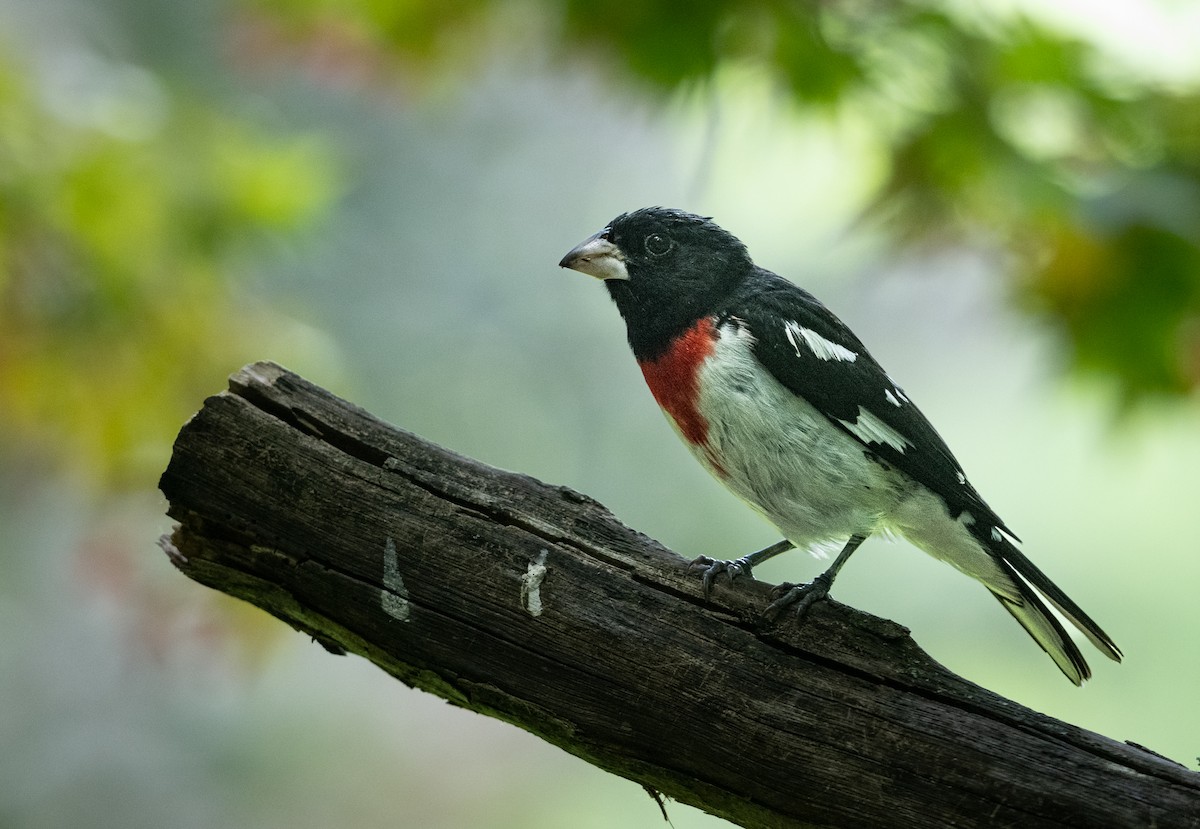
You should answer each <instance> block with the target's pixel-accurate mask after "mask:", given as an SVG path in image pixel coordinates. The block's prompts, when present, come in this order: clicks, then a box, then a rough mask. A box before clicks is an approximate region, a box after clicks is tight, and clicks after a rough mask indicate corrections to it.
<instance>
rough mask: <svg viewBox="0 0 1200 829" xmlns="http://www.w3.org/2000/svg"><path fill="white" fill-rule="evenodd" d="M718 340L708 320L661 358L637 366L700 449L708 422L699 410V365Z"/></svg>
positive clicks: (661, 403) (656, 396)
mask: <svg viewBox="0 0 1200 829" xmlns="http://www.w3.org/2000/svg"><path fill="white" fill-rule="evenodd" d="M716 340H717V328H716V325H715V324H714V323H713V318H712V317H705V318H704V319H702V320H700V321H699V322H698V323H696V324H695V325H694V326H692V327H691V328H689V329H688V330H687V331H685V332H683V333H682V334H680V335H679V336H678V337H676V338H675V339H673V340H671V345H670V346H669V347H668V348H667V352H666V353H665V354H663V355H662V356H661V357H659V358H658V359H656V360H647V361H645V362H639V364H638V365H640V366H641V368H642V376H643V377H645V378H646V385H647V386H649V387H650V393H651V394H653V395H654V399H655V400H656V401H658V405H659V406H661V407H662V408H663V411H665V412H666V413H667V414H669V415H670V416H671V419H672V420H674V421H675V425H676V426H677V427H678V428H679V431H680V432H681V433H682V434H683V437H684V438H685V439H687V440H688V442H690V443H692V444H694V445H697V446H703V445H704V444H705V443H707V440H708V421H707V420H705V418H704V415H702V414H700V410H699V409H698V408H696V403H697V399H698V398H699V396H700V377H699V373H700V365H701V364H702V363H703V362H704V361H705V360H707V359H708V358H709V357H710V356H711V355H712V353H713V350H714V348H715V347H716Z"/></svg>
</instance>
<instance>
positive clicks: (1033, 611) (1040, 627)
mask: <svg viewBox="0 0 1200 829" xmlns="http://www.w3.org/2000/svg"><path fill="white" fill-rule="evenodd" d="M1002 569H1004V570H1005V571H1007V572H1008V574H1009V576H1010V577H1011V578H1012V580H1013V583H1014V584H1016V585H1017V591H1018V592H1019V593H1020V599H1018V600H1013V599H1010V598H1009V597H1007V596H1004V595H1002V594H1000V593H997V592H996V591H995V590H992V595H993V596H995V597H996V599H997V600H998V601H999V602H1000V604H1001V605H1002V606H1003V607H1004V609H1005V610H1007V611H1008V612H1009V613H1011V614H1012V617H1013V618H1014V619H1016V620H1017V621H1018V622H1020V623H1021V627H1023V628H1025V631H1026V632H1027V633H1028V634H1029V635H1030V636H1031V637H1033V641H1035V642H1037V643H1038V645H1040V646H1041V648H1042V650H1044V651H1045V652H1046V653H1047V654H1049V655H1050V658H1051V659H1053V660H1054V664H1055V665H1057V666H1058V669H1059V670H1060V671H1062V672H1063V673H1064V674H1065V675H1066V677H1067V679H1069V680H1071V681H1072V682H1074V683H1075V684H1076V685H1082V684H1083V683H1084V682H1085V681H1087V680H1088V679H1090V678H1091V676H1092V669H1091V668H1090V667H1088V663H1087V660H1085V659H1084V658H1083V654H1082V653H1080V652H1079V648H1078V647H1077V646H1076V645H1075V642H1074V640H1072V639H1071V637H1070V635H1069V634H1068V633H1067V632H1066V630H1064V629H1063V626H1062V624H1061V623H1060V622H1059V621H1058V619H1056V618H1055V617H1054V614H1053V613H1051V612H1050V609H1049V608H1048V607H1046V604H1045V603H1044V602H1043V601H1042V600H1041V598H1039V597H1038V595H1037V593H1036V592H1034V591H1033V589H1032V588H1030V587H1029V585H1028V584H1026V583H1025V582H1024V581H1022V579H1021V577H1020V576H1019V575H1017V573H1016V572H1015V571H1014V570H1013V568H1012V567H1011V565H1009V564H1008V563H1007V562H1002ZM989 589H990V588H989Z"/></svg>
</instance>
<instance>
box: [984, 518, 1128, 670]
mask: <svg viewBox="0 0 1200 829" xmlns="http://www.w3.org/2000/svg"><path fill="white" fill-rule="evenodd" d="M969 529H970V531H971V534H972V535H974V536H975V538H976V540H977V541H978V542H979V543H980V544H981V545H982V546H983V547H984V548H985V549H987V550H988V551H989V552H990V553H991V554H992V556H993V557H994V560H995V561H996V564H997V565H998V566H999V568H1000V571H1001V572H1002V573H1003V574H1004V575H1005V576H1007V577H1008V578H1007V581H1008V582H1009V583H1006V584H996V585H995V586H991V585H989V586H988V589H989V590H991V592H992V595H994V596H995V597H996V599H997V600H999V602H1000V604H1001V605H1003V606H1004V609H1005V610H1007V611H1008V612H1009V613H1010V614H1012V616H1013V618H1014V619H1016V620H1017V621H1018V622H1019V623H1020V624H1021V627H1023V628H1025V630H1026V632H1027V633H1029V635H1030V636H1031V637H1033V640H1034V641H1035V642H1037V643H1038V645H1040V646H1041V648H1042V650H1044V651H1045V652H1046V653H1047V654H1049V655H1050V658H1051V659H1053V660H1054V664H1056V665H1058V668H1059V670H1061V671H1062V672H1063V673H1064V674H1066V676H1067V678H1068V679H1070V680H1071V681H1072V682H1074V683H1075V684H1076V685H1082V684H1083V683H1084V682H1085V681H1086V680H1087V679H1088V678H1090V677H1091V675H1092V671H1091V668H1089V667H1088V664H1087V661H1086V660H1085V659H1084V658H1083V654H1081V653H1080V652H1079V648H1078V647H1077V646H1076V645H1075V642H1074V640H1072V639H1071V637H1070V635H1069V634H1068V633H1067V632H1066V630H1065V629H1064V628H1063V626H1062V623H1061V622H1059V620H1058V618H1057V617H1056V616H1055V615H1054V613H1053V612H1052V611H1051V610H1050V608H1049V607H1047V606H1046V602H1047V601H1048V602H1049V603H1050V604H1051V605H1053V607H1054V609H1055V610H1057V611H1058V612H1059V613H1061V614H1062V615H1063V617H1064V618H1065V619H1066V620H1067V621H1069V622H1070V623H1071V624H1072V625H1074V626H1075V627H1076V628H1078V629H1079V631H1080V632H1081V633H1082V634H1083V635H1084V636H1086V637H1087V638H1088V640H1089V641H1090V642H1091V643H1092V644H1093V645H1095V646H1096V648H1097V649H1098V650H1099V651H1100V652H1101V653H1103V654H1104V655H1105V656H1107V657H1108V658H1110V659H1113V660H1115V661H1117V662H1120V661H1121V649H1120V648H1118V647H1117V645H1116V643H1115V642H1113V640H1112V638H1111V637H1110V636H1109V635H1108V634H1107V633H1105V632H1104V631H1103V630H1102V629H1101V628H1100V626H1099V625H1097V624H1096V623H1095V622H1094V621H1092V619H1091V617H1090V616H1088V615H1087V614H1086V613H1084V612H1083V610H1082V609H1081V608H1080V607H1079V605H1077V604H1075V602H1073V601H1071V599H1070V597H1068V596H1067V594H1066V593H1064V592H1063V591H1062V589H1061V588H1059V586H1058V585H1056V584H1055V583H1054V582H1052V581H1050V578H1049V577H1048V576H1047V575H1046V574H1045V573H1043V572H1042V571H1041V570H1039V569H1038V567H1037V566H1036V565H1035V564H1034V563H1033V562H1032V561H1030V560H1029V559H1028V558H1026V557H1025V554H1024V553H1022V552H1021V551H1020V550H1019V549H1017V547H1016V545H1014V544H1013V543H1012V542H1011V541H1009V540H1008V538H1007V537H1005V536H1004V535H1003V534H1001V533H993V531H992V530H991V529H990V528H985V527H976V526H972V527H970V528H969ZM985 531H986V535H985ZM984 583H985V584H987V582H986V581H985V582H984ZM1014 592H1015V595H1014ZM1043 599H1045V601H1043Z"/></svg>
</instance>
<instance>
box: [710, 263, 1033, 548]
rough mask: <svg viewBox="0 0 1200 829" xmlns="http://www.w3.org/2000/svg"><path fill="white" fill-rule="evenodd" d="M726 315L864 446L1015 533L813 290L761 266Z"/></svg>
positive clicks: (769, 364) (772, 367)
mask: <svg viewBox="0 0 1200 829" xmlns="http://www.w3.org/2000/svg"><path fill="white" fill-rule="evenodd" d="M722 316H723V317H725V318H737V319H739V320H741V321H742V322H744V323H745V325H746V326H747V327H748V328H749V330H750V333H751V334H753V335H754V337H755V340H756V342H755V346H754V353H755V356H756V357H757V358H758V359H759V361H760V362H761V363H762V364H763V365H764V366H765V367H766V368H767V370H769V371H770V372H771V374H773V375H774V376H775V378H776V379H777V380H779V382H780V383H782V384H783V385H784V386H785V387H787V388H788V389H790V390H791V391H792V392H793V393H794V394H796V395H799V396H800V397H802V398H804V399H805V400H807V401H808V402H809V403H811V404H812V405H813V406H814V407H816V409H817V410H818V411H820V412H821V413H822V414H824V415H825V416H826V417H828V418H829V420H830V421H831V422H832V423H833V424H834V425H835V426H837V427H838V428H839V429H841V430H842V431H844V432H845V433H846V434H848V435H850V436H851V437H853V438H855V439H856V440H858V441H859V442H860V443H862V444H863V447H864V450H865V451H867V452H869V453H870V454H871V455H873V456H875V457H876V458H877V459H878V460H880V461H882V462H884V463H886V464H888V465H890V466H894V467H896V468H897V469H900V470H901V471H903V472H905V473H907V474H908V475H910V476H911V477H912V478H914V479H915V480H917V481H918V482H920V483H922V484H924V485H925V486H926V487H928V488H929V489H930V490H932V491H933V492H935V493H937V494H938V495H940V496H941V497H942V498H943V499H944V500H945V501H946V504H947V506H948V507H949V509H950V514H951V515H952V516H954V517H957V516H958V515H959V514H961V513H962V512H963V511H967V512H970V513H971V514H972V515H973V516H974V517H975V519H976V521H978V522H981V523H983V524H985V525H986V526H991V527H999V528H1000V529H1002V530H1004V531H1005V532H1006V533H1008V534H1009V535H1010V536H1012V537H1013V538H1016V536H1015V535H1013V533H1012V531H1011V530H1009V529H1008V528H1007V527H1006V526H1004V523H1003V522H1002V521H1001V520H1000V517H999V516H998V515H996V514H995V512H993V511H992V509H991V508H990V507H989V506H988V505H987V504H986V503H984V501H983V498H981V497H980V495H979V493H978V492H976V491H975V488H974V487H973V486H971V484H970V483H969V482H968V481H967V478H966V475H965V474H964V473H963V470H962V467H961V466H960V465H959V463H958V461H957V460H955V458H954V455H953V454H951V452H950V449H949V447H947V446H946V442H945V441H944V440H942V438H941V436H940V435H939V434H938V433H937V430H935V429H934V428H933V426H932V425H931V424H930V423H929V421H928V420H927V419H926V418H925V415H923V414H922V413H921V410H920V409H918V408H917V407H916V405H914V404H913V403H912V402H911V401H910V400H909V399H908V397H907V395H905V393H904V391H903V390H902V389H901V388H900V387H899V386H898V385H896V383H895V382H894V381H893V380H892V379H891V378H890V377H888V375H887V372H885V371H884V370H883V368H882V367H881V366H880V365H879V363H877V362H875V358H874V357H872V356H871V355H870V353H869V352H868V351H867V349H866V348H865V347H864V346H863V344H862V342H860V341H859V339H858V337H856V336H854V333H853V332H852V331H851V330H850V329H849V328H847V327H846V325H845V324H844V323H843V322H842V321H841V320H839V319H838V318H837V317H836V316H834V314H833V312H832V311H830V310H829V309H828V308H826V307H825V306H824V305H822V304H821V302H820V301H818V300H817V299H816V298H815V297H814V296H812V295H811V294H810V293H808V292H807V291H805V290H803V289H802V288H799V287H797V286H796V285H794V284H792V283H791V282H788V281H787V280H786V279H783V278H782V277H780V276H777V275H775V274H773V273H771V272H770V271H766V270H763V269H761V268H760V269H757V270H756V273H755V275H754V276H753V277H752V278H751V279H750V280H748V281H747V282H746V283H745V285H744V287H743V290H742V291H740V292H739V293H738V294H737V295H736V296H735V297H733V298H732V301H731V303H730V304H729V305H728V306H727V308H726V310H725V311H724V313H723V315H722Z"/></svg>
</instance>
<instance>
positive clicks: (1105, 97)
mask: <svg viewBox="0 0 1200 829" xmlns="http://www.w3.org/2000/svg"><path fill="white" fill-rule="evenodd" d="M247 5H248V6H249V7H251V8H257V9H259V10H260V11H261V12H263V13H267V14H270V15H277V16H279V17H280V18H283V19H285V20H286V21H287V22H288V25H289V26H292V27H294V29H295V30H297V31H304V30H305V27H309V28H308V30H309V31H310V32H311V31H320V28H321V26H323V25H327V24H328V22H329V21H331V20H341V21H347V20H349V21H352V24H353V26H354V27H355V29H356V31H359V32H363V33H366V36H367V37H369V39H370V41H371V42H372V43H373V44H374V46H376V47H378V48H380V49H382V50H384V51H385V52H386V51H388V50H390V51H391V52H392V53H393V54H396V55H400V56H403V57H405V58H407V59H411V58H414V57H417V58H428V57H430V56H433V55H436V54H437V52H438V50H437V47H438V45H439V44H444V43H446V42H448V41H449V40H450V39H451V38H452V36H454V35H459V36H461V35H462V34H463V33H464V31H466V30H469V29H471V28H472V27H476V28H477V27H478V26H479V25H482V24H484V23H486V21H487V19H488V17H489V15H493V16H494V15H497V14H500V13H502V12H503V11H504V10H506V9H507V10H511V8H513V7H514V6H516V5H517V4H512V3H501V2H494V3H484V2H469V3H455V4H433V3H423V2H399V3H380V2H374V0H358V1H357V2H341V0H339V2H331V1H330V0H305V2H303V3H299V4H289V3H283V2H280V0H247ZM525 7H533V8H536V9H537V10H539V11H540V13H541V16H542V18H543V19H549V20H552V21H556V23H557V24H558V26H559V28H558V29H554V28H553V27H551V28H550V31H551V32H557V33H558V34H557V35H554V34H552V35H551V36H552V37H555V38H557V39H558V40H559V41H560V47H559V48H560V50H561V51H562V52H564V53H567V52H569V53H571V54H572V55H578V54H579V53H581V52H582V53H583V54H585V55H590V56H591V57H592V58H594V59H595V60H596V61H597V62H598V63H599V64H600V65H602V66H606V67H608V68H610V69H612V70H613V71H615V72H617V73H625V74H627V75H629V76H632V77H634V78H637V79H639V80H640V81H642V82H644V83H645V84H646V85H648V86H649V87H651V88H654V89H658V90H662V91H671V90H675V89H677V88H679V87H681V86H688V85H694V84H697V83H703V82H704V81H706V80H707V79H708V78H710V77H711V76H712V75H713V74H714V73H715V72H716V70H717V69H718V68H719V67H721V66H722V65H723V64H726V63H731V62H737V63H742V64H747V63H748V64H752V65H756V66H759V67H761V68H762V69H764V70H766V71H767V72H769V73H770V75H771V76H772V77H773V78H775V79H776V80H777V82H778V83H779V84H780V86H781V87H782V88H784V89H785V90H787V91H788V92H789V93H790V94H791V95H792V96H793V97H794V98H795V99H796V100H797V101H798V102H799V103H800V104H802V105H804V106H806V107H809V108H810V110H811V111H813V112H815V113H817V114H820V115H825V116H828V117H832V118H838V117H842V118H845V117H850V118H855V119H859V120H864V121H866V122H868V123H870V124H871V125H872V126H873V127H874V129H876V130H877V131H878V132H879V137H880V139H881V140H882V141H883V143H884V144H885V146H886V147H888V149H889V152H890V156H891V164H890V171H889V174H888V176H887V178H886V181H885V182H884V184H883V186H882V188H881V190H880V192H879V194H878V199H877V202H876V204H875V209H874V211H873V214H874V215H876V216H879V217H885V218H886V219H887V220H888V221H887V226H888V227H890V228H891V229H892V230H893V232H894V233H895V234H896V236H897V238H898V239H900V240H902V241H904V242H908V243H914V242H922V243H929V242H937V243H947V242H954V241H960V240H970V241H971V242H972V243H976V244H978V243H980V241H981V240H982V241H983V242H984V243H985V244H988V245H989V246H992V247H994V248H997V249H1003V250H1006V251H1011V252H1015V253H1017V254H1018V256H1019V262H1018V264H1017V266H1016V271H1017V273H1018V274H1019V275H1020V277H1021V278H1019V279H1017V280H1015V282H1014V286H1015V291H1016V293H1017V295H1018V299H1019V301H1021V302H1022V303H1023V304H1025V305H1026V306H1027V307H1030V308H1033V309H1035V310H1037V311H1038V312H1040V313H1042V314H1043V315H1044V316H1045V317H1046V318H1047V319H1048V320H1049V321H1050V323H1051V324H1052V325H1053V326H1054V327H1055V328H1056V329H1057V330H1058V331H1059V332H1060V333H1061V334H1062V337H1063V339H1064V341H1065V343H1066V344H1067V346H1068V349H1069V352H1070V353H1071V355H1072V359H1073V365H1074V367H1075V368H1076V369H1080V370H1085V371H1090V372H1094V373H1096V374H1098V375H1101V376H1104V377H1107V378H1110V379H1111V380H1112V381H1114V382H1115V385H1116V387H1117V388H1118V389H1119V390H1120V392H1121V396H1122V398H1123V399H1124V400H1125V401H1126V402H1135V401H1139V400H1143V399H1146V398H1148V397H1152V396H1164V395H1165V396H1174V395H1180V394H1183V393H1186V392H1188V391H1190V390H1192V389H1195V388H1196V387H1197V386H1198V385H1200V333H1198V331H1200V267H1197V266H1198V264H1200V222H1198V221H1197V217H1198V215H1200V90H1197V88H1196V87H1195V85H1193V86H1192V87H1191V88H1177V87H1173V86H1171V85H1169V84H1166V83H1165V82H1161V81H1155V80H1154V79H1153V77H1152V75H1151V74H1150V73H1148V72H1146V71H1144V70H1143V68H1141V67H1136V66H1126V65H1122V64H1121V63H1120V62H1119V61H1118V60H1116V59H1115V58H1114V57H1113V56H1111V55H1107V54H1105V53H1104V52H1103V51H1102V50H1101V49H1100V48H1099V47H1097V46H1095V45H1093V44H1089V43H1085V42H1083V41H1081V40H1080V39H1078V38H1075V37H1072V36H1069V35H1066V34H1061V33H1058V32H1054V31H1051V30H1050V29H1048V28H1046V27H1045V26H1044V25H1040V24H1037V23H1035V22H1033V21H1031V20H1029V19H1027V18H1024V17H1021V16H1018V15H1015V14H1013V13H1012V12H1009V13H1006V14H1000V13H989V12H987V11H986V10H984V9H983V8H981V7H977V6H974V4H960V5H959V6H955V5H949V4H931V3H927V2H921V0H905V1H904V2H887V3H884V2H877V0H835V1H834V2H827V3H819V4H803V3H780V2H775V1H774V0H751V2H742V0H737V1H736V2H735V0H701V2H696V3H689V4H687V6H686V10H684V7H681V6H680V5H679V4H677V3H672V2H667V0H646V2H639V3H631V2H627V0H540V2H531V3H528V4H525Z"/></svg>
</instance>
